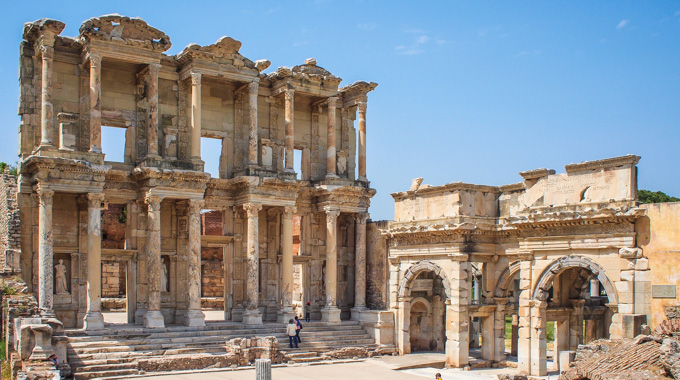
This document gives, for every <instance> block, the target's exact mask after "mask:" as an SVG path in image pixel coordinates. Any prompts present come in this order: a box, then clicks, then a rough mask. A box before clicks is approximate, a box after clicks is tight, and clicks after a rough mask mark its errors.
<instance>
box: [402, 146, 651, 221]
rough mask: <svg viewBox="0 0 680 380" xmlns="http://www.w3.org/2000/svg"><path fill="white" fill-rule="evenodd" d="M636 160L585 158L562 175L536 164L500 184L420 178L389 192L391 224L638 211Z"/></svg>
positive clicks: (547, 218)
mask: <svg viewBox="0 0 680 380" xmlns="http://www.w3.org/2000/svg"><path fill="white" fill-rule="evenodd" d="M639 160H640V157H638V156H633V155H627V156H622V157H615V158H607V159H603V160H598V161H587V162H582V163H578V164H571V165H567V166H566V167H565V169H566V173H561V174H555V171H554V170H550V169H536V170H531V171H526V172H522V173H519V174H520V175H521V176H522V177H523V178H524V182H521V183H517V184H512V185H505V186H500V187H494V186H481V185H472V184H465V183H461V182H453V183H449V184H446V185H442V186H429V185H421V182H422V178H418V179H415V180H414V181H413V184H412V186H411V188H410V189H409V190H408V191H406V192H400V193H393V194H392V197H393V198H394V200H395V212H394V213H395V221H394V223H393V224H394V225H395V226H397V225H399V224H404V225H410V224H412V223H413V222H417V221H423V222H426V224H432V223H435V224H436V223H439V224H442V226H443V225H445V224H446V223H454V224H456V223H457V224H471V225H475V226H476V227H482V226H486V228H488V229H506V228H513V227H515V226H516V227H519V228H521V227H522V226H523V225H535V224H536V223H548V222H561V221H567V220H570V219H573V220H583V219H588V218H590V219H598V218H605V217H606V218H609V217H613V216H615V215H617V214H621V215H624V214H625V213H626V212H634V211H633V210H636V209H635V205H636V200H637V167H636V165H637V163H638V161H639ZM446 225H448V224H446Z"/></svg>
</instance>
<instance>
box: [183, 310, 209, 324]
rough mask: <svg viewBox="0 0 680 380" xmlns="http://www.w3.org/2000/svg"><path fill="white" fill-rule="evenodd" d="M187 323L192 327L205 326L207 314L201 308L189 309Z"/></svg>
mask: <svg viewBox="0 0 680 380" xmlns="http://www.w3.org/2000/svg"><path fill="white" fill-rule="evenodd" d="M185 324H186V325H187V326H190V327H203V326H205V314H203V312H202V311H200V310H189V312H187V316H186V320H185Z"/></svg>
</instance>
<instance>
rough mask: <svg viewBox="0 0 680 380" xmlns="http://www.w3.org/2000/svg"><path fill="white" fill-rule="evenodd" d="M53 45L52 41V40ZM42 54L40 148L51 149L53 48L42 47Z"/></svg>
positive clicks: (52, 128)
mask: <svg viewBox="0 0 680 380" xmlns="http://www.w3.org/2000/svg"><path fill="white" fill-rule="evenodd" d="M52 44H54V40H52ZM40 52H41V53H42V105H41V108H40V133H41V136H40V146H41V147H43V146H48V147H52V146H53V145H52V136H53V134H54V111H53V107H52V63H53V61H54V48H53V47H52V46H46V45H43V46H41V47H40Z"/></svg>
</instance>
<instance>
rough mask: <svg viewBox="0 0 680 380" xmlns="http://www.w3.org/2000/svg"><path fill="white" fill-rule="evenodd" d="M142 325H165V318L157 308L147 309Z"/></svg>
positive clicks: (152, 327)
mask: <svg viewBox="0 0 680 380" xmlns="http://www.w3.org/2000/svg"><path fill="white" fill-rule="evenodd" d="M144 327H148V328H151V329H157V328H163V327H165V319H164V318H163V314H161V312H160V311H159V310H148V311H147V312H146V315H144Z"/></svg>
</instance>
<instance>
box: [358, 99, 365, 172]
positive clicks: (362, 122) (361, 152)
mask: <svg viewBox="0 0 680 380" xmlns="http://www.w3.org/2000/svg"><path fill="white" fill-rule="evenodd" d="M357 109H358V110H359V180H360V181H366V180H367V179H366V103H359V104H357Z"/></svg>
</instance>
